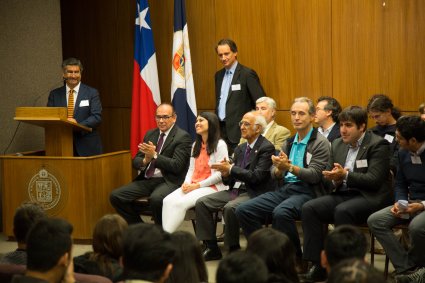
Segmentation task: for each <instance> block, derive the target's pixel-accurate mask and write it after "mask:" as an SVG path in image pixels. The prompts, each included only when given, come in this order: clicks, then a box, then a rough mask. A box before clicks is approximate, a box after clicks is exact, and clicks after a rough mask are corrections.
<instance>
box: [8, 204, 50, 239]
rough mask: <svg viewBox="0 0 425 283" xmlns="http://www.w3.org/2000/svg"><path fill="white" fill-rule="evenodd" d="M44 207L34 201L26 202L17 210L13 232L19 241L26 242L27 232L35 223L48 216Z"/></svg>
mask: <svg viewBox="0 0 425 283" xmlns="http://www.w3.org/2000/svg"><path fill="white" fill-rule="evenodd" d="M46 217H47V214H46V212H45V211H44V209H43V208H42V207H41V206H40V205H38V204H37V203H34V202H25V203H23V204H21V205H20V206H19V207H18V208H17V209H16V211H15V216H14V217H13V233H14V234H15V237H16V241H18V243H25V242H26V238H27V234H28V232H29V230H30V229H31V228H32V227H33V225H34V224H35V223H36V222H37V221H38V220H40V219H43V218H46Z"/></svg>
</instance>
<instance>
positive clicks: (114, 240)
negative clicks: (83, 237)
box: [89, 214, 128, 275]
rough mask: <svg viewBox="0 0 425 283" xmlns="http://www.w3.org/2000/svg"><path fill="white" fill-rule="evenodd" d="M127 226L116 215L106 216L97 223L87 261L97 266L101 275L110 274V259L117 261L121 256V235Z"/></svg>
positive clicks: (122, 219) (112, 268)
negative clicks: (91, 250)
mask: <svg viewBox="0 0 425 283" xmlns="http://www.w3.org/2000/svg"><path fill="white" fill-rule="evenodd" d="M127 227H128V224H127V222H126V221H125V220H124V218H122V217H121V216H119V215H118V214H107V215H105V216H103V217H102V218H100V219H99V221H97V223H96V226H95V227H94V231H93V244H92V245H93V252H91V253H89V259H90V260H92V261H95V262H97V263H98V265H99V269H100V270H101V271H102V272H103V274H105V275H106V274H112V272H113V270H114V267H113V266H112V262H111V258H112V259H115V260H118V259H119V258H120V256H121V255H122V245H123V234H124V231H125V230H126V229H127Z"/></svg>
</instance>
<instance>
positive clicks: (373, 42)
mask: <svg viewBox="0 0 425 283" xmlns="http://www.w3.org/2000/svg"><path fill="white" fill-rule="evenodd" d="M149 2H150V12H151V19H152V29H153V32H154V41H155V48H156V50H157V62H158V72H159V82H160V89H161V97H162V101H170V96H171V95H170V86H171V49H172V33H173V1H171V0H166V1H154V0H151V1H149ZM61 5H62V7H61V11H62V33H63V46H64V47H63V48H64V50H63V53H64V57H68V56H76V57H79V58H81V59H82V60H83V63H84V64H85V67H86V69H85V71H84V74H83V81H85V82H86V83H88V84H90V85H92V86H94V87H96V88H98V89H99V91H100V93H101V99H102V103H103V106H104V108H105V109H104V111H103V113H104V119H103V124H102V126H101V134H102V138H103V142H104V144H105V149H106V150H107V151H112V150H119V149H125V148H129V145H128V142H129V128H130V110H131V78H132V68H133V28H134V14H135V1H134V0H132V1H120V0H103V1H100V0H92V1H84V0H74V1H66V0H62V1H61ZM76 14H78V17H76V16H75V15H76ZM186 15H187V22H188V26H189V37H190V46H191V56H192V66H193V73H194V82H195V91H196V97H197V107H198V111H202V110H213V109H214V108H215V97H214V79H213V77H214V73H215V72H216V71H217V70H218V69H220V68H221V65H220V62H219V61H218V60H217V56H216V54H215V44H216V43H217V41H218V40H219V39H220V38H223V37H230V38H232V39H234V40H235V41H236V43H237V44H238V48H239V52H238V59H239V61H240V62H241V63H242V64H244V65H247V66H249V67H251V68H253V69H255V70H256V71H257V73H258V74H259V76H260V79H261V82H262V84H263V86H264V88H265V90H266V92H267V94H268V95H269V96H271V97H273V98H274V99H275V100H276V101H277V104H278V109H279V113H278V116H277V120H278V121H279V122H280V123H282V124H284V125H286V126H287V127H288V128H291V126H290V123H289V114H288V110H289V108H290V105H291V103H292V100H293V99H294V98H295V97H298V96H308V97H310V98H312V99H314V100H316V99H317V98H318V97H319V96H321V95H329V96H333V97H335V98H336V99H338V100H339V101H340V103H341V104H342V105H343V106H348V105H351V104H359V105H366V103H367V100H368V98H369V97H370V96H371V95H372V94H375V93H385V94H387V95H389V96H390V97H391V98H392V99H393V102H394V104H395V105H397V106H399V107H400V108H401V109H402V110H403V111H416V110H417V106H418V105H419V104H420V103H421V102H422V101H423V100H425V97H424V93H425V56H423V52H424V51H423V50H425V19H424V17H425V16H424V15H425V1H421V0H409V1H406V0H281V1H275V0H263V1H255V0H228V1H224V0H186ZM77 19H78V20H77Z"/></svg>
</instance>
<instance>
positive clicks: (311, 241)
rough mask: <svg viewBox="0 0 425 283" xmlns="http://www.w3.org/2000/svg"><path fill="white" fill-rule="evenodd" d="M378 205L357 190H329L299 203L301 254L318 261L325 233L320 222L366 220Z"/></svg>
mask: <svg viewBox="0 0 425 283" xmlns="http://www.w3.org/2000/svg"><path fill="white" fill-rule="evenodd" d="M377 209H379V207H377V206H375V205H372V204H371V203H369V201H367V200H366V199H365V198H364V197H363V196H362V195H361V194H360V193H359V192H356V191H347V192H337V193H332V194H330V195H326V196H322V197H319V198H316V199H313V200H310V201H308V202H306V203H305V204H304V205H303V207H302V226H303V233H304V244H303V247H304V248H303V250H304V253H303V258H304V259H305V260H309V261H312V262H314V263H320V253H321V251H322V250H323V246H324V240H325V237H326V235H325V232H324V229H323V225H327V224H329V223H334V224H335V226H339V225H343V224H349V225H358V224H365V223H366V221H367V218H368V217H369V215H371V214H372V213H373V212H374V211H376V210H377Z"/></svg>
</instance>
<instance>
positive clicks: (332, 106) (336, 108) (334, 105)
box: [317, 96, 342, 123]
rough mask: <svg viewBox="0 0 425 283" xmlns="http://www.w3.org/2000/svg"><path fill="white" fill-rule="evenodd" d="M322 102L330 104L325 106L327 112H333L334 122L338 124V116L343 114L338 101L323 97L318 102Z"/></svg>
mask: <svg viewBox="0 0 425 283" xmlns="http://www.w3.org/2000/svg"><path fill="white" fill-rule="evenodd" d="M320 101H326V102H327V103H328V104H326V106H325V110H330V111H332V120H333V121H334V122H336V123H338V115H339V113H341V110H342V109H341V105H340V104H339V102H338V100H336V99H335V98H333V97H330V96H321V97H319V99H318V100H317V102H320Z"/></svg>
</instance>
